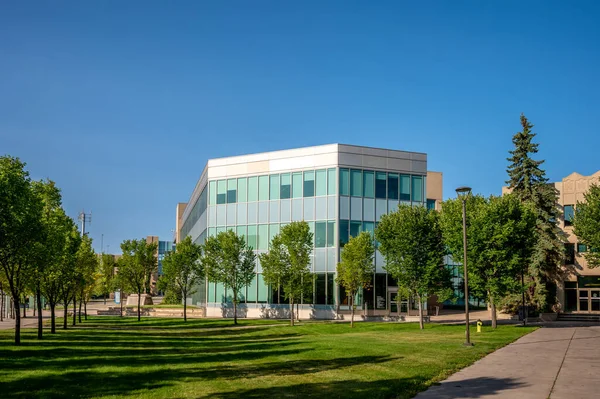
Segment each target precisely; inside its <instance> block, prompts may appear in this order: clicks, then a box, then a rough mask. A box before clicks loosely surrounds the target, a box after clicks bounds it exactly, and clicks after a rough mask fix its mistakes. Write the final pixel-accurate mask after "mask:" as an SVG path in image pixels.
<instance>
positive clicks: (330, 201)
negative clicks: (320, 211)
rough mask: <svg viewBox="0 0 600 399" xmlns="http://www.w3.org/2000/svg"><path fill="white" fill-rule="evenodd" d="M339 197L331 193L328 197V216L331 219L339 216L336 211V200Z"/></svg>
mask: <svg viewBox="0 0 600 399" xmlns="http://www.w3.org/2000/svg"><path fill="white" fill-rule="evenodd" d="M336 199H337V197H335V196H334V195H330V196H328V197H327V217H328V218H329V219H334V218H336V217H337V215H336V213H335V202H336Z"/></svg>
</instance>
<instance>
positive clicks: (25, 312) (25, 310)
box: [17, 296, 27, 319]
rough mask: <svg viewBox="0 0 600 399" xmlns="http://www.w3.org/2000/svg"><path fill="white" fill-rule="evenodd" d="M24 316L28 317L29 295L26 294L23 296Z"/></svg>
mask: <svg viewBox="0 0 600 399" xmlns="http://www.w3.org/2000/svg"><path fill="white" fill-rule="evenodd" d="M17 309H18V308H17ZM23 318H24V319H26V318H27V297H26V296H23Z"/></svg>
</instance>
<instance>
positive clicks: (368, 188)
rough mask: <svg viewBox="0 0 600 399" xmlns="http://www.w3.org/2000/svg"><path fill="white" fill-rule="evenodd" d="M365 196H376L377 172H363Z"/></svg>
mask: <svg viewBox="0 0 600 399" xmlns="http://www.w3.org/2000/svg"><path fill="white" fill-rule="evenodd" d="M363 196H364V197H367V198H373V197H374V196H375V172H373V171H371V170H365V171H364V172H363Z"/></svg>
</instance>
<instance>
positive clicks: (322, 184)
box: [315, 169, 327, 195]
mask: <svg viewBox="0 0 600 399" xmlns="http://www.w3.org/2000/svg"><path fill="white" fill-rule="evenodd" d="M315 179H316V189H315V193H316V195H327V170H326V169H320V170H316V171H315Z"/></svg>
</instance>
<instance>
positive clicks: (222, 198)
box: [217, 180, 227, 204]
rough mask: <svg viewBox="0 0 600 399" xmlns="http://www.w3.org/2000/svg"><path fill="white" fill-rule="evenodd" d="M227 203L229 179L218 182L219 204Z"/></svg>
mask: <svg viewBox="0 0 600 399" xmlns="http://www.w3.org/2000/svg"><path fill="white" fill-rule="evenodd" d="M225 203H227V181H226V180H219V181H218V182H217V204H225Z"/></svg>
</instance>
